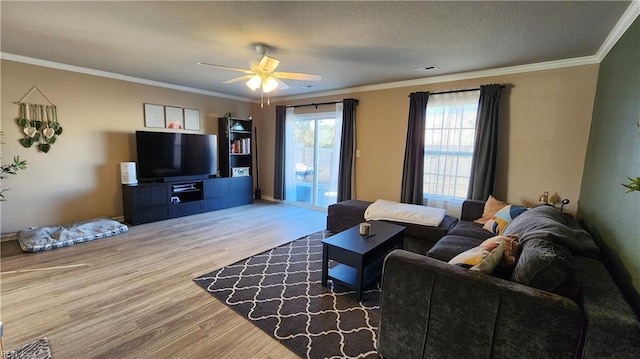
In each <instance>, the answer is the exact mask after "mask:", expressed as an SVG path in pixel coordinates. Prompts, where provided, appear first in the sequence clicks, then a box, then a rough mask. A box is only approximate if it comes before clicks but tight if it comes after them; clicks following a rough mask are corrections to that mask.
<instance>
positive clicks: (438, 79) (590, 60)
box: [271, 55, 599, 102]
mask: <svg viewBox="0 0 640 359" xmlns="http://www.w3.org/2000/svg"><path fill="white" fill-rule="evenodd" d="M597 63H599V61H598V60H597V58H596V56H595V55H593V56H584V57H576V58H571V59H564V60H556V61H547V62H538V63H534V64H527V65H518V66H509V67H500V68H495V69H488V70H479V71H470V72H460V73H456V74H450V75H442V76H434V77H425V78H421V79H415V80H407V81H397V82H388V83H384V84H376V85H367V86H358V87H349V88H344V89H339V90H333V91H324V92H314V93H309V94H304V95H295V96H283V97H277V98H274V97H272V98H271V101H272V102H274V101H276V102H282V101H293V100H303V99H307V98H314V97H323V96H335V95H344V94H352V93H355V92H368V91H378V90H387V89H393V88H399V87H411V86H422V85H429V84H437V83H443V82H453V81H460V80H469V79H477V78H482V77H495V76H503V75H512V74H519V73H525V72H534V71H544V70H554V69H560V68H564V67H574V66H582V65H593V64H597Z"/></svg>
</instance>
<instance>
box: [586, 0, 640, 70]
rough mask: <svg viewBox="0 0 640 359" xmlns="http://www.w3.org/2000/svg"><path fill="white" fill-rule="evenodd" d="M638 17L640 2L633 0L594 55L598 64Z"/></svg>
mask: <svg viewBox="0 0 640 359" xmlns="http://www.w3.org/2000/svg"><path fill="white" fill-rule="evenodd" d="M639 15H640V1H639V0H633V1H632V2H631V4H630V5H629V7H628V8H627V10H626V11H625V12H624V14H622V16H621V17H620V20H618V23H617V24H616V26H614V27H613V30H611V32H610V33H609V36H607V38H606V39H605V40H604V42H603V43H602V46H600V49H598V52H597V53H596V55H595V57H596V58H597V59H598V63H600V62H602V60H604V58H605V56H607V54H608V53H609V51H611V49H612V48H613V46H615V44H616V43H617V42H618V40H620V38H621V37H622V35H624V33H625V32H626V31H627V30H628V29H629V27H630V26H631V24H633V22H634V21H635V20H636V18H637V17H638V16H639Z"/></svg>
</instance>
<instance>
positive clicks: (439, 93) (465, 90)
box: [429, 85, 506, 95]
mask: <svg viewBox="0 0 640 359" xmlns="http://www.w3.org/2000/svg"><path fill="white" fill-rule="evenodd" d="M505 87H506V86H505V85H500V88H501V89H503V88H505ZM469 91H480V88H479V87H478V88H472V89H464V90H451V91H440V92H429V95H444V94H448V93H454V92H469Z"/></svg>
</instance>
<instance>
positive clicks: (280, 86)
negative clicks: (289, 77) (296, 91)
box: [276, 79, 289, 90]
mask: <svg viewBox="0 0 640 359" xmlns="http://www.w3.org/2000/svg"><path fill="white" fill-rule="evenodd" d="M276 81H278V90H286V89H288V88H289V86H287V84H285V83H284V81H282V80H280V79H276Z"/></svg>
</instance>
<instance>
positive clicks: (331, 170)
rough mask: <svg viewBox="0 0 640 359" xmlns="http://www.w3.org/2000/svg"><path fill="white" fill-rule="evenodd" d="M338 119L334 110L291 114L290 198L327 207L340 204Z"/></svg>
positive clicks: (288, 168) (288, 152)
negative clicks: (338, 190) (337, 202)
mask: <svg viewBox="0 0 640 359" xmlns="http://www.w3.org/2000/svg"><path fill="white" fill-rule="evenodd" d="M337 122H338V121H337V120H336V113H334V112H331V113H321V114H318V113H316V114H306V115H293V114H291V115H288V116H287V144H286V146H285V148H286V149H287V150H286V152H287V153H286V157H287V161H286V162H287V163H286V165H287V166H286V172H287V180H286V184H285V187H286V199H287V201H291V202H298V203H300V204H305V205H308V206H314V207H324V208H326V207H327V206H329V205H330V204H333V203H336V198H337V181H338V180H337V179H338V161H339V153H340V152H339V148H340V126H338V123H337Z"/></svg>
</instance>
